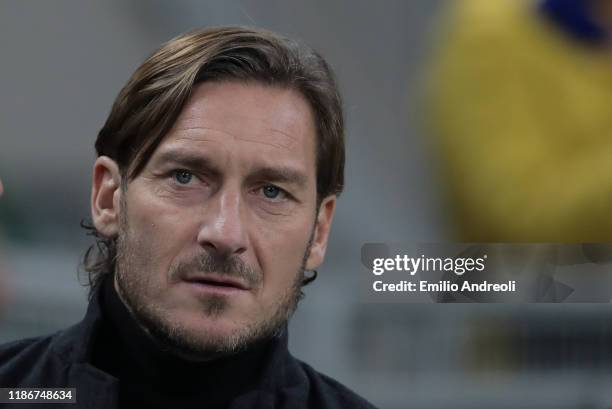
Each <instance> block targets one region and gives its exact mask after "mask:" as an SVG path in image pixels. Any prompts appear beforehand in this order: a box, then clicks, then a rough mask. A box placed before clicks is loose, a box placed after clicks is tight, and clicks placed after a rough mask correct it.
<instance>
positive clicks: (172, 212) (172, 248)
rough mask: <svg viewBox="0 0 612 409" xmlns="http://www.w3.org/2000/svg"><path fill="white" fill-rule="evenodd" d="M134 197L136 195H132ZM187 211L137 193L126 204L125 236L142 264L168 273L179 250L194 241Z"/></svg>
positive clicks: (192, 218)
mask: <svg viewBox="0 0 612 409" xmlns="http://www.w3.org/2000/svg"><path fill="white" fill-rule="evenodd" d="M135 196H136V195H135ZM190 220H194V217H192V216H190V215H189V214H188V210H185V209H176V208H172V207H171V206H168V204H167V203H164V201H163V200H160V199H159V198H157V197H155V196H153V195H146V194H141V195H139V196H137V198H134V199H133V200H132V201H131V202H130V203H129V204H128V228H129V237H130V241H131V243H132V246H133V247H137V248H138V252H133V254H138V255H139V257H140V258H141V259H142V260H143V262H144V263H147V264H148V265H153V266H154V269H155V270H156V271H160V270H161V271H163V272H168V270H169V268H170V266H171V264H172V262H173V261H174V260H175V258H176V257H177V256H179V254H180V253H181V251H182V250H183V249H185V248H187V247H188V246H189V244H190V243H192V242H194V241H195V239H194V238H195V237H197V232H192V230H193V228H191V227H190V226H191V224H192V223H190Z"/></svg>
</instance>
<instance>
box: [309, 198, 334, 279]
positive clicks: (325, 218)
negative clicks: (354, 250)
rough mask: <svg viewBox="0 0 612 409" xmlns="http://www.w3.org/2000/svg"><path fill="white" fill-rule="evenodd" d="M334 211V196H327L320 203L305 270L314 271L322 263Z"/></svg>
mask: <svg viewBox="0 0 612 409" xmlns="http://www.w3.org/2000/svg"><path fill="white" fill-rule="evenodd" d="M335 210H336V195H331V196H327V197H326V198H325V199H323V200H322V201H321V205H320V206H319V215H318V216H317V222H316V225H315V228H314V235H313V238H312V247H310V255H309V256H308V259H307V260H306V270H316V269H317V268H318V267H319V266H320V265H321V264H322V263H323V259H324V258H325V251H326V250H327V239H328V237H329V230H330V228H331V224H332V220H333V218H334V211H335Z"/></svg>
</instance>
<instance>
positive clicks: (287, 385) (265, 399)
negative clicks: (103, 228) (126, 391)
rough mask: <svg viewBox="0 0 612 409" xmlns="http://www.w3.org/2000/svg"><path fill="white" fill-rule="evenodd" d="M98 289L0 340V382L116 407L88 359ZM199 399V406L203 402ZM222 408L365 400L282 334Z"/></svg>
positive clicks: (97, 324) (355, 404)
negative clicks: (51, 328) (75, 316)
mask: <svg viewBox="0 0 612 409" xmlns="http://www.w3.org/2000/svg"><path fill="white" fill-rule="evenodd" d="M100 304H101V301H100V292H99V291H98V292H97V293H96V294H95V295H94V297H93V298H92V301H91V302H90V304H89V307H88V309H87V313H86V315H85V318H84V319H83V320H82V321H81V322H79V323H78V324H76V325H74V326H72V327H69V328H67V329H65V330H62V331H59V332H57V333H55V334H52V335H49V336H44V337H37V338H31V339H25V340H20V341H15V342H12V343H9V344H5V345H2V346H0V387H3V388H9V387H10V388H13V387H15V388H26V387H39V388H76V400H77V403H76V404H70V403H67V404H58V403H53V404H51V403H50V404H48V405H50V406H49V407H52V408H61V407H65V408H92V409H103V408H117V407H118V406H119V405H118V402H119V399H118V395H119V392H118V391H119V385H120V380H119V379H117V378H115V377H113V376H112V375H110V374H108V373H106V372H104V371H102V370H100V369H98V368H97V367H94V366H93V365H92V363H91V362H92V348H93V347H92V346H93V344H94V341H95V338H96V336H97V334H98V333H99V332H100V328H101V327H102V318H103V314H102V306H101V305H100ZM30 406H31V407H33V408H41V407H46V406H47V405H41V404H31V405H28V404H25V403H19V404H1V403H0V408H19V409H25V408H27V407H30ZM206 407H207V404H206V402H202V408H206ZM227 408H228V409H247V408H248V409H252V408H270V409H272V408H275V409H289V408H291V409H306V408H317V409H336V408H346V409H349V408H350V409H370V408H374V407H373V406H372V405H371V404H370V403H368V402H366V401H365V400H364V399H362V398H360V397H359V396H357V395H356V394H355V393H353V392H351V391H350V390H349V389H347V388H346V387H344V386H342V385H341V384H339V383H338V382H336V381H335V380H333V379H331V378H329V377H327V376H325V375H322V374H320V373H318V372H316V371H315V370H314V369H312V368H311V367H310V366H308V365H307V364H305V363H303V362H301V361H299V360H297V359H296V358H294V357H293V356H292V355H291V354H290V353H289V351H288V349H287V339H286V337H285V338H284V339H283V341H282V345H281V346H280V348H279V349H276V350H275V353H274V356H273V358H272V359H270V360H269V363H267V364H266V366H265V368H263V371H262V374H260V376H259V377H258V379H257V380H255V381H254V383H253V385H252V387H249V388H248V389H246V390H244V391H241V393H239V394H237V395H236V396H235V397H232V398H231V401H230V402H229V404H228V405H227Z"/></svg>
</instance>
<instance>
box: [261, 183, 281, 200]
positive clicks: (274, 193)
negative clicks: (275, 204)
mask: <svg viewBox="0 0 612 409" xmlns="http://www.w3.org/2000/svg"><path fill="white" fill-rule="evenodd" d="M261 190H262V192H263V194H264V196H265V197H266V198H268V199H277V198H278V197H279V196H282V193H283V190H282V189H281V188H279V187H278V186H274V185H265V186H263V187H262V188H261Z"/></svg>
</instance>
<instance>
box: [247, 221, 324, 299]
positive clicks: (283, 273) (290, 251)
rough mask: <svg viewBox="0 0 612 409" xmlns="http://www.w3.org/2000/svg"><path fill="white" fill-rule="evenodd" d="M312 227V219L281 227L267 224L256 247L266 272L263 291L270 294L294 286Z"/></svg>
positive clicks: (261, 231) (260, 233)
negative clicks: (271, 226)
mask: <svg viewBox="0 0 612 409" xmlns="http://www.w3.org/2000/svg"><path fill="white" fill-rule="evenodd" d="M311 231H312V223H311V221H310V220H308V221H304V222H301V223H296V222H295V219H294V220H293V222H292V223H291V224H290V225H285V226H283V228H279V226H278V225H276V226H274V228H273V229H272V228H264V229H262V230H260V231H259V232H258V234H257V237H259V238H260V239H259V240H258V241H257V242H256V245H255V249H256V252H257V253H258V258H259V261H260V264H261V267H262V271H263V273H264V291H265V292H266V293H268V294H269V295H270V296H273V294H271V293H274V294H277V293H278V292H279V291H281V290H285V289H286V288H288V287H289V286H291V285H292V284H293V282H294V280H295V277H296V275H297V274H298V271H299V268H300V267H301V265H302V261H303V258H304V252H305V251H306V246H307V244H308V239H309V238H310V233H311Z"/></svg>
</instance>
